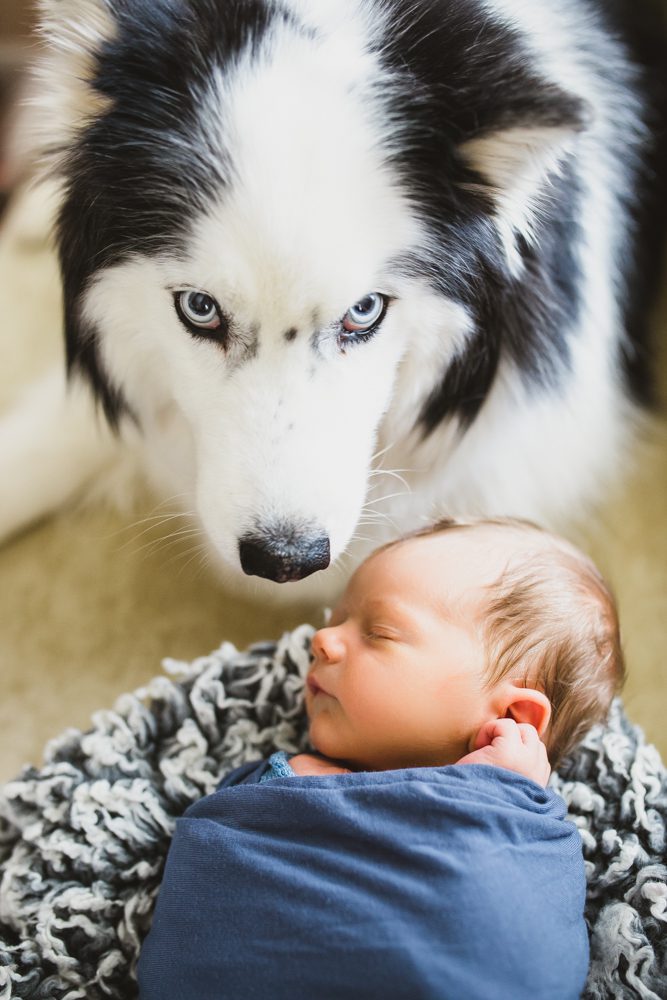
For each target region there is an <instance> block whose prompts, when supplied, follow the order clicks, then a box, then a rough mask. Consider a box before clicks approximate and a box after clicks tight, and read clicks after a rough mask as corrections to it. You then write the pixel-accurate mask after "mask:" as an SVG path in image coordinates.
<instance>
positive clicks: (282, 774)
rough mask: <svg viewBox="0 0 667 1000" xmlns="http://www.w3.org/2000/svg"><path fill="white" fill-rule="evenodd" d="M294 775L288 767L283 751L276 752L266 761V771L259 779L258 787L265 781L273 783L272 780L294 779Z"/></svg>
mask: <svg viewBox="0 0 667 1000" xmlns="http://www.w3.org/2000/svg"><path fill="white" fill-rule="evenodd" d="M294 777H295V774H294V771H293V770H292V768H291V767H290V763H289V757H288V756H287V754H286V753H285V751H284V750H276V752H275V753H272V754H271V756H270V757H269V760H268V770H266V771H265V772H264V774H263V775H262V777H261V778H260V779H259V783H260V785H263V784H264V782H265V781H273V779H274V778H294Z"/></svg>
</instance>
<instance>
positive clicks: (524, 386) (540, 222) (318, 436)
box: [0, 0, 657, 592]
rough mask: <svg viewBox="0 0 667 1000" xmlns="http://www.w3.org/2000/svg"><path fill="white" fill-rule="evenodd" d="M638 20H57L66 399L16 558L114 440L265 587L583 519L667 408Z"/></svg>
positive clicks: (147, 4)
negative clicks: (421, 540)
mask: <svg viewBox="0 0 667 1000" xmlns="http://www.w3.org/2000/svg"><path fill="white" fill-rule="evenodd" d="M625 7H626V4H625V2H623V0H617V2H609V0H606V2H602V0H599V2H596V0H41V9H42V34H43V39H44V43H45V52H44V57H43V59H42V62H41V66H40V68H39V74H40V76H39V81H40V82H39V87H38V89H39V105H40V113H41V125H40V131H41V136H42V146H43V155H44V159H45V162H46V164H47V167H48V169H49V170H50V171H51V172H52V173H53V174H55V175H57V177H58V178H59V180H60V205H59V211H58V217H57V230H56V235H57V245H58V249H59V254H60V261H61V268H62V277H63V288H64V308H65V334H66V343H67V359H68V369H69V374H70V376H71V377H72V378H71V380H72V385H71V387H70V391H69V393H67V394H66V393H65V388H64V378H60V377H57V376H55V375H54V376H52V377H51V378H50V379H47V381H46V383H45V384H44V385H42V386H41V387H40V388H39V390H38V391H37V390H36V391H35V392H33V393H32V394H31V395H30V397H29V399H28V400H27V402H25V403H24V404H23V406H22V408H21V409H20V410H17V411H16V412H15V413H13V414H10V415H9V416H8V417H7V418H6V419H5V422H4V425H3V426H2V427H1V428H0V445H1V447H0V481H1V482H2V499H1V500H0V532H1V533H3V534H5V535H7V534H9V533H10V532H12V531H15V530H17V529H18V528H19V527H21V526H22V525H25V524H26V523H27V522H28V521H30V520H31V519H33V518H35V517H37V516H40V515H43V514H44V513H46V512H48V511H49V510H52V509H55V508H56V507H57V506H58V505H60V504H62V503H64V502H65V501H66V500H67V498H68V497H69V496H70V495H71V494H72V493H73V491H74V490H75V489H78V488H80V487H81V486H82V484H83V483H84V482H86V481H89V480H90V479H91V478H94V477H95V475H97V474H98V473H99V471H100V470H101V468H102V467H106V466H107V465H109V463H113V462H115V461H116V458H117V455H119V454H120V453H121V452H122V450H123V447H124V446H123V441H125V442H128V445H127V446H128V447H131V448H134V449H135V450H136V449H137V448H140V450H141V456H142V459H141V464H142V466H143V467H144V468H145V469H146V470H147V472H148V474H149V476H150V478H151V480H152V481H153V483H154V484H155V485H156V487H157V488H158V489H159V490H160V491H161V492H162V493H163V494H164V495H165V496H175V495H178V496H179V497H180V498H181V500H182V502H183V505H184V507H185V508H187V509H188V510H190V511H192V512H194V516H195V518H196V519H197V521H198V522H199V524H200V526H201V528H202V530H203V533H204V535H205V537H206V539H207V542H208V545H209V547H210V550H211V551H212V552H213V553H215V554H216V556H217V557H218V560H219V562H220V564H221V566H226V567H227V568H228V569H229V570H230V571H231V572H232V575H233V574H234V572H236V575H237V576H238V577H239V578H240V577H241V576H242V575H243V574H246V575H248V576H254V577H259V578H262V579H264V580H269V581H273V584H274V583H275V582H278V583H282V582H286V581H296V580H300V579H303V578H305V577H307V576H309V575H311V574H313V573H315V572H318V571H322V570H326V569H327V567H329V566H330V565H332V564H333V563H334V562H335V561H336V560H337V559H338V558H339V557H340V556H341V554H342V553H343V552H345V551H346V550H349V551H351V554H352V559H351V560H350V562H351V563H354V562H356V561H357V559H358V558H360V557H361V556H362V555H363V554H364V551H365V550H366V549H367V548H368V547H370V546H373V545H375V544H377V543H378V542H379V541H381V540H383V539H385V538H388V537H392V536H393V535H396V534H397V533H399V532H401V531H404V530H407V529H411V528H414V527H417V526H419V525H420V524H422V523H423V522H424V521H425V520H426V519H430V518H432V517H434V516H437V515H440V514H444V513H447V514H452V513H454V514H473V513H474V514H481V513H486V514H513V515H523V516H528V517H532V518H534V519H538V520H540V521H547V522H551V523H554V522H556V523H557V522H559V521H560V522H562V521H563V519H564V518H567V517H570V516H572V515H573V513H575V512H578V511H580V510H581V509H582V507H583V505H584V504H585V503H586V502H588V501H590V500H591V498H593V497H595V496H596V495H597V494H598V492H599V490H600V487H601V486H602V485H603V484H604V483H605V482H606V481H608V477H609V474H610V472H612V471H613V469H614V467H615V466H616V465H617V464H618V462H619V460H620V458H621V457H622V454H623V449H624V446H625V445H626V444H627V441H628V435H629V434H630V432H631V429H632V425H633V423H634V419H633V418H634V417H635V416H636V415H637V413H638V412H640V407H641V405H642V401H643V399H644V398H645V395H646V392H647V391H648V378H647V368H648V365H647V351H646V338H645V331H644V312H645V310H646V308H647V305H648V298H649V294H650V287H649V286H650V285H651V284H652V281H653V277H654V276H655V275H654V272H655V267H654V266H653V264H652V263H651V261H650V260H649V259H648V258H647V257H646V256H644V258H642V257H641V256H640V249H639V248H640V244H642V240H643V239H644V237H642V240H640V232H639V231H640V229H641V228H642V226H643V223H644V222H646V221H648V219H649V217H650V216H651V217H653V219H654V220H656V219H657V209H656V204H655V203H652V202H651V200H650V198H651V190H650V189H651V185H652V184H654V181H655V178H654V174H655V160H656V156H657V154H656V151H655V149H654V148H653V146H652V140H651V115H652V114H653V112H652V110H651V108H652V106H651V103H650V97H649V93H648V91H649V89H650V88H649V87H648V85H647V79H646V77H645V75H644V74H643V72H642V69H641V68H640V63H639V61H638V59H637V58H636V55H635V53H634V49H633V46H634V39H633V37H631V36H630V35H628V34H627V31H626V30H625V29H624V27H623V17H624V14H625V15H627V17H628V19H629V18H631V17H632V16H635V17H636V15H637V3H633V4H630V3H627V7H628V11H625V9H624V8H625ZM635 34H636V32H635ZM655 186H656V187H657V185H655ZM642 199H643V200H642ZM642 245H644V246H646V245H648V246H649V247H650V243H649V244H645V243H643V244H642ZM654 256H655V253H654ZM86 386H87V387H88V389H92V392H86V390H85V387H86ZM93 398H94V399H95V400H96V401H97V402H98V403H99V404H100V405H101V408H102V410H103V413H104V414H105V416H106V421H107V423H108V426H109V427H110V428H112V429H113V432H112V431H104V430H101V429H100V428H99V427H98V424H97V423H96V421H95V419H94V407H93V405H92V399H93ZM392 484H393V485H392ZM346 565H347V564H346ZM330 572H331V571H329V574H323V575H322V574H320V576H323V577H324V578H325V579H326V578H327V576H329V575H330ZM273 584H271V585H268V584H267V585H265V586H267V588H268V589H271V588H272V587H273ZM310 585H311V581H309V583H308V586H309V587H310ZM329 586H331V581H329ZM274 589H275V588H274ZM311 592H312V591H311Z"/></svg>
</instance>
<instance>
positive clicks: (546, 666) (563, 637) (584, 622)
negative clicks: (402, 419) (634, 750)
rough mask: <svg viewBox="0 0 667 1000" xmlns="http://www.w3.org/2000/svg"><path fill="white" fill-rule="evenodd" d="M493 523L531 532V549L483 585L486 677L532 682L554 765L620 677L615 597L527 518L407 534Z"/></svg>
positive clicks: (601, 714)
mask: <svg viewBox="0 0 667 1000" xmlns="http://www.w3.org/2000/svg"><path fill="white" fill-rule="evenodd" d="M484 526H486V527H495V528H498V529H507V530H514V531H518V532H521V533H525V534H529V533H533V534H534V535H535V537H536V542H537V541H538V539H539V542H540V544H539V545H536V548H535V550H531V549H530V548H529V549H528V550H526V549H524V548H522V547H520V546H519V547H517V553H516V556H515V557H514V558H513V559H512V561H511V563H510V565H509V566H508V567H507V569H506V570H505V572H504V573H503V574H502V576H501V577H500V579H499V580H497V581H496V582H495V583H494V584H493V585H492V586H491V587H490V588H489V597H488V602H487V604H486V607H485V613H484V614H483V622H482V626H481V627H482V631H483V637H484V642H485V645H486V649H487V664H488V674H487V680H488V684H489V685H490V686H491V685H494V684H496V683H498V682H499V681H501V680H503V679H504V678H506V677H510V678H513V679H515V680H516V681H517V682H518V683H521V684H524V685H525V686H530V687H538V688H539V689H540V690H542V691H543V692H544V693H545V694H546V696H547V698H548V699H549V701H550V703H551V721H550V723H549V727H548V729H547V731H546V733H545V735H544V742H545V744H546V747H547V751H548V753H549V759H550V761H551V763H552V765H553V766H555V765H556V764H558V763H559V761H561V760H562V759H563V758H564V757H565V756H567V754H568V753H570V752H571V751H572V749H573V748H574V747H575V746H576V745H577V743H579V742H580V740H581V739H582V738H583V737H584V735H585V734H586V732H587V731H588V730H589V729H590V728H591V727H592V726H593V725H594V724H595V723H597V722H602V721H603V720H604V719H605V718H606V716H607V714H608V712H609V708H610V705H611V702H612V699H613V697H614V695H615V694H616V693H617V692H618V691H619V690H620V688H621V687H622V685H623V681H624V679H625V664H624V659H623V652H622V648H621V639H620V628H619V621H618V613H617V610H616V602H615V600H614V597H613V595H612V593H611V591H610V590H609V588H608V586H607V584H606V583H605V581H604V580H603V578H602V576H601V575H600V573H599V572H598V570H597V568H596V567H595V565H594V563H593V562H592V561H591V560H590V559H589V558H588V557H587V556H585V555H584V553H583V552H581V551H580V550H579V549H577V548H575V547H574V546H573V545H571V544H570V543H569V542H566V541H565V539H562V538H559V537H558V536H555V535H552V534H550V533H548V532H546V531H544V530H543V529H542V528H539V527H538V526H537V525H535V524H532V523H531V522H529V521H522V520H518V519H513V518H494V519H479V520H468V521H458V520H453V519H444V520H441V521H438V522H437V523H435V524H433V525H431V526H429V527H427V528H422V529H420V530H419V531H416V532H413V533H412V534H410V535H406V536H404V537H403V538H401V539H399V540H398V541H396V542H390V543H389V546H385V548H388V547H391V546H393V545H398V544H401V543H402V542H404V541H407V540H409V539H411V538H424V537H428V536H430V535H438V534H442V533H445V532H448V531H462V530H472V529H475V528H479V527H484Z"/></svg>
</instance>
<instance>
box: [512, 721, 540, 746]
mask: <svg viewBox="0 0 667 1000" xmlns="http://www.w3.org/2000/svg"><path fill="white" fill-rule="evenodd" d="M517 728H518V730H519V735H520V736H521V741H522V743H525V744H527V745H530V744H533V743H539V742H540V734H539V733H538V731H537V729H536V728H535V726H531V725H530V723H529V722H520V723H519V724H518V726H517Z"/></svg>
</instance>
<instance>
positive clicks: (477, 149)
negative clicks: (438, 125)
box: [459, 87, 592, 270]
mask: <svg viewBox="0 0 667 1000" xmlns="http://www.w3.org/2000/svg"><path fill="white" fill-rule="evenodd" d="M527 103H528V106H527V107H525V108H522V109H516V110H515V112H514V113H512V109H510V110H509V114H506V115H504V116H501V118H500V121H499V123H498V124H497V125H496V126H490V127H487V128H486V129H485V130H484V131H483V132H481V133H480V134H479V135H476V136H474V137H473V138H470V139H468V140H466V141H465V142H464V143H463V144H462V145H461V146H460V147H459V151H460V153H461V155H462V156H463V158H464V160H465V162H466V163H467V165H468V166H469V167H470V168H471V169H472V170H473V171H474V173H475V174H476V175H477V177H478V178H479V182H478V183H475V182H472V183H470V184H466V185H465V187H467V188H468V189H472V190H477V191H478V192H480V193H482V194H484V195H486V196H487V197H488V198H489V199H490V201H491V203H492V205H493V207H494V217H495V222H496V225H497V226H498V229H499V231H500V235H501V239H502V242H503V245H504V247H505V251H506V255H507V259H508V264H509V266H510V268H511V269H512V270H517V269H520V267H521V264H520V257H519V253H518V249H517V243H516V239H517V236H521V237H522V238H523V239H524V240H525V241H526V242H528V243H531V242H532V241H533V231H534V229H533V227H534V221H535V217H536V212H538V211H539V206H540V202H541V201H542V200H543V199H544V198H548V196H549V181H550V178H551V179H553V178H554V177H555V176H557V175H558V174H559V173H560V172H561V170H562V168H563V166H564V164H565V163H566V162H567V159H568V157H569V156H570V155H571V154H572V153H573V152H574V150H575V148H576V145H577V142H578V140H579V136H580V134H581V133H582V132H584V131H585V130H586V129H587V127H588V126H589V124H590V121H591V118H592V115H591V112H590V110H589V108H588V105H587V104H586V103H585V102H584V101H582V100H580V99H579V98H577V97H574V96H570V95H568V94H564V93H563V92H562V91H560V90H558V89H557V88H555V87H549V88H545V90H544V91H543V92H542V93H540V95H539V98H538V99H537V100H536V101H535V103H534V105H533V106H532V107H531V106H530V102H527Z"/></svg>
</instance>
